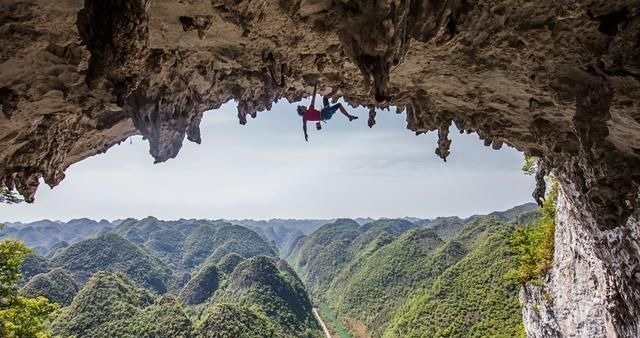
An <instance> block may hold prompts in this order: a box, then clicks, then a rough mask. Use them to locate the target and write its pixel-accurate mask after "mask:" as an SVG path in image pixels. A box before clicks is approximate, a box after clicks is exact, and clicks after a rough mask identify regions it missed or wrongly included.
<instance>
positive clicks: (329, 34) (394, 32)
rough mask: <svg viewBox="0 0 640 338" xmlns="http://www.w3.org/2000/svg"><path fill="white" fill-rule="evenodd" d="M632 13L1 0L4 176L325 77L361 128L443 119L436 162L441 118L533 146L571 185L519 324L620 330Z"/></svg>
mask: <svg viewBox="0 0 640 338" xmlns="http://www.w3.org/2000/svg"><path fill="white" fill-rule="evenodd" d="M639 13H640V0H572V1H569V0H560V1H558V0H540V1H535V2H531V1H525V0H498V1H489V0H424V1H417V0H382V1H365V0H315V1H313V0H209V1H198V0H188V1H175V0H60V1H55V2H53V1H49V0H3V1H2V2H1V3H0V37H1V38H2V41H3V43H2V45H0V107H1V109H2V113H1V114H0V185H3V186H6V187H9V188H15V189H17V190H18V191H19V192H20V193H21V194H22V195H23V196H24V197H25V199H26V200H27V201H29V202H32V201H33V199H34V195H35V192H36V189H37V188H38V185H39V183H40V180H41V179H43V180H44V182H45V183H46V184H48V185H50V186H52V187H53V186H56V185H57V184H59V183H60V182H61V181H62V180H63V179H64V171H65V170H66V169H67V168H68V167H69V166H70V165H72V164H73V163H76V162H78V161H80V160H82V159H84V158H87V157H89V156H93V155H95V154H98V153H101V152H104V151H107V150H108V149H109V148H110V147H112V146H113V145H115V144H118V143H119V142H121V141H123V140H125V139H126V138H127V137H129V136H131V135H136V134H139V135H142V136H143V137H144V138H146V139H147V140H148V141H149V144H150V154H151V155H152V157H153V158H154V160H155V161H156V162H162V161H166V160H168V159H171V158H174V157H176V156H177V155H178V152H179V150H180V148H181V146H182V143H183V141H184V139H185V138H186V139H187V140H189V141H192V142H196V143H198V142H200V140H201V135H200V131H199V127H198V125H199V123H200V120H201V118H202V116H203V113H204V112H205V111H208V110H212V109H216V108H218V107H220V105H222V104H223V103H225V102H227V101H229V100H235V101H236V102H237V107H238V120H239V123H241V124H245V123H248V120H247V117H248V116H250V117H253V118H255V117H256V116H257V115H258V112H263V113H261V114H268V113H267V112H266V111H267V110H269V109H270V108H271V104H272V103H273V102H275V101H277V100H280V99H286V100H288V101H290V102H295V101H299V100H300V99H302V98H303V97H304V96H307V95H309V94H310V93H311V90H312V88H313V84H314V83H318V88H319V93H321V94H322V95H324V96H328V97H330V98H331V99H334V100H335V99H338V98H344V99H345V101H347V102H348V103H350V104H352V105H354V106H365V107H368V108H369V109H370V110H371V111H372V114H371V116H370V117H371V120H372V121H370V122H375V121H374V118H375V112H376V110H378V113H390V112H387V111H381V110H382V109H385V108H388V107H391V106H395V107H397V109H398V111H405V112H406V116H407V128H408V129H409V130H411V131H412V132H415V133H416V134H422V133H426V132H430V131H437V133H438V136H439V141H438V144H437V145H435V148H436V149H435V153H436V155H437V156H440V157H441V158H443V159H445V160H446V157H447V156H448V154H449V153H450V151H452V150H453V151H455V144H454V145H452V144H451V141H450V140H449V138H448V133H449V127H450V125H451V124H455V125H456V126H457V127H458V129H459V130H461V131H462V132H467V133H471V132H475V133H477V134H478V135H479V136H480V138H481V140H482V141H483V142H484V144H485V145H487V146H491V147H493V148H494V149H499V148H500V147H502V146H503V145H507V146H511V147H515V148H516V149H518V150H520V151H523V152H525V153H527V154H529V155H534V156H537V157H540V158H541V159H542V160H541V168H542V169H543V172H542V173H541V176H542V174H544V173H546V172H552V173H554V174H555V175H556V177H558V178H559V179H560V181H561V183H562V186H563V193H564V196H565V197H563V199H566V201H564V202H562V203H560V205H561V207H560V208H559V212H558V215H559V222H560V224H566V227H562V226H561V227H559V228H560V229H559V232H558V234H559V235H558V236H559V237H558V238H557V246H556V248H557V251H556V256H557V257H558V261H557V267H554V270H553V272H552V274H551V276H550V277H549V282H548V285H547V286H546V290H551V291H552V293H557V295H558V297H557V299H559V301H556V303H555V305H554V306H556V308H555V310H554V314H555V315H556V317H549V318H555V319H554V320H551V319H550V320H548V321H540V320H539V321H538V322H535V321H533V317H531V316H530V315H527V313H529V314H531V311H528V312H526V313H525V318H526V319H527V321H528V323H531V324H528V327H529V328H530V329H531V330H532V331H531V332H534V331H535V332H541V331H539V330H538V331H536V330H534V329H533V328H535V327H540V326H539V325H538V324H534V323H539V324H540V325H542V326H545V327H549V328H554V330H556V331H557V332H560V333H561V334H564V333H566V334H567V335H568V334H569V333H570V332H578V333H576V335H577V336H581V335H582V333H580V332H585V331H580V330H583V329H577V328H578V327H579V328H583V327H591V326H594V327H595V326H597V327H598V328H593V329H592V331H588V332H592V333H594V334H602V335H603V336H606V335H607V334H609V333H612V332H617V334H618V336H621V337H626V336H628V335H627V334H631V333H637V326H638V319H637V318H638V304H637V301H634V299H636V300H637V298H638V297H637V296H638V295H637V293H635V291H634V290H637V288H638V278H640V277H639V276H640V275H639V274H638V266H637V260H638V257H639V256H640V255H639V254H638V250H637V238H638V236H637V231H638V214H637V213H638V203H639V201H638V198H637V195H638V184H639V182H640V109H639V108H640V100H639V99H638V98H639V97H640V15H639ZM210 113H214V112H210ZM292 118H297V116H296V115H295V112H293V111H292ZM371 124H372V123H371ZM301 141H302V140H301ZM451 147H454V148H453V149H451ZM540 183H541V184H540V185H539V187H538V189H536V192H535V193H534V195H535V196H534V197H535V198H536V199H538V200H540V199H541V198H542V197H543V196H544V194H543V193H544V189H543V188H544V186H543V184H542V180H540ZM571 253H573V254H574V255H577V256H575V257H574V258H572V259H570V258H569V257H570V254H571ZM613 253H615V256H614V254H613ZM576 257H577V258H576ZM620 257H623V258H624V259H623V260H621V259H620ZM616 258H618V260H616ZM560 271H564V272H563V273H565V274H569V272H571V271H572V273H573V274H575V275H576V276H579V277H580V278H578V277H575V278H569V277H566V276H565V277H564V279H562V278H560V277H559V276H560ZM554 276H555V277H554ZM583 277H584V278H585V279H584V280H582V278H583ZM560 284H562V285H572V289H571V290H570V291H567V290H563V289H553V287H554V286H558V285H560ZM605 285H607V286H605ZM594 290H595V291H594ZM611 290H614V291H615V292H613V291H611ZM528 294H530V295H532V298H531V299H536V297H535V296H534V295H535V290H531V292H529V293H528ZM542 296H543V294H542V293H540V295H539V297H538V298H540V297H542ZM588 296H590V298H589V297H588ZM634 297H635V298H634ZM546 298H549V297H546ZM581 301H584V302H585V303H584V304H583V305H580V306H583V309H585V310H580V311H578V310H575V308H574V310H575V311H574V312H575V314H565V313H570V312H571V311H570V309H571V306H576V304H582V303H580V302H581ZM589 302H590V303H589ZM533 303H539V302H535V301H533V302H532V304H533ZM560 304H564V306H566V308H565V309H564V310H562V308H561V307H559V306H560ZM572 304H573V305H572ZM526 308H527V309H530V308H531V306H528V307H526ZM587 308H589V309H591V310H586V309H587ZM558 314H562V315H558ZM587 323H590V324H588V325H587ZM536 325H538V326H536ZM572 327H573V328H572ZM634 327H635V330H636V331H634V329H633V328H634ZM572 330H573V331H572ZM576 330H577V331H576ZM629 337H631V336H629Z"/></svg>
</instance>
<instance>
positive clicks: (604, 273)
mask: <svg viewBox="0 0 640 338" xmlns="http://www.w3.org/2000/svg"><path fill="white" fill-rule="evenodd" d="M573 189H574V188H573V186H572V185H570V184H567V185H565V186H564V188H563V190H562V192H561V194H560V196H559V198H558V211H557V220H556V235H555V252H554V263H553V267H552V269H551V271H550V272H549V273H548V275H547V276H546V277H545V279H544V281H543V283H542V285H538V286H536V285H528V286H527V287H525V288H524V290H523V291H522V292H521V300H522V303H523V305H524V309H523V315H524V319H525V326H526V329H527V333H528V335H529V337H532V338H538V337H540V338H542V337H638V336H640V323H639V322H638V318H639V316H640V313H639V311H640V261H639V259H638V258H639V257H640V219H639V218H638V215H639V213H638V212H637V210H636V211H635V212H634V214H633V215H632V216H631V217H629V219H628V220H627V222H626V224H624V225H622V226H618V227H615V228H613V229H604V230H602V229H600V228H599V225H598V223H597V221H596V220H595V219H594V217H593V216H591V215H590V213H589V211H588V210H589V207H588V205H587V204H586V203H585V201H584V196H581V195H580V194H579V193H578V192H576V191H575V190H573Z"/></svg>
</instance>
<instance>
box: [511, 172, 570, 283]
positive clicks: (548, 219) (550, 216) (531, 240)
mask: <svg viewBox="0 0 640 338" xmlns="http://www.w3.org/2000/svg"><path fill="white" fill-rule="evenodd" d="M550 180H551V181H552V186H551V191H549V193H548V194H547V197H546V198H545V201H544V203H543V205H542V208H541V212H542V217H541V218H540V219H539V220H537V221H535V222H533V223H531V224H528V225H525V226H523V227H519V228H516V230H515V231H514V233H513V235H512V236H511V240H510V241H509V244H510V246H511V248H512V249H513V252H514V254H515V258H516V261H517V263H518V267H517V268H516V269H515V270H512V271H510V272H509V274H508V276H509V277H510V278H513V279H515V280H517V281H519V282H521V283H527V282H534V283H539V282H540V277H541V276H543V275H544V274H545V273H546V272H547V271H549V269H551V266H552V265H553V251H554V237H555V232H556V202H557V199H558V189H559V185H558V182H557V181H556V180H555V179H554V178H553V177H550Z"/></svg>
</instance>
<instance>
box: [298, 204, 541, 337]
mask: <svg viewBox="0 0 640 338" xmlns="http://www.w3.org/2000/svg"><path fill="white" fill-rule="evenodd" d="M538 216H539V214H538V212H537V211H536V206H535V205H532V204H527V205H524V206H519V207H516V208H513V209H510V210H507V211H504V212H496V213H492V214H490V215H485V216H472V217H469V218H467V219H460V218H457V217H446V218H438V219H434V220H430V221H428V222H425V221H421V222H420V221H418V222H415V223H410V222H407V221H406V220H385V221H374V222H371V223H367V224H364V225H359V224H358V223H357V222H355V221H353V220H349V219H340V220H336V221H335V222H331V223H328V224H325V225H323V226H321V227H320V228H318V229H317V230H316V231H314V232H313V233H311V234H310V235H309V236H306V237H305V238H302V239H301V240H300V241H299V242H298V244H297V246H296V247H295V248H294V249H293V251H292V253H291V254H290V255H289V257H288V260H289V262H290V263H291V265H292V266H293V267H294V268H295V269H296V270H297V271H298V273H299V274H300V276H301V277H302V278H303V280H304V281H305V283H307V287H308V289H309V290H310V294H311V295H312V298H313V299H315V301H317V302H319V303H324V304H326V305H328V306H329V307H330V308H331V309H332V310H333V311H334V312H335V313H336V314H337V316H338V318H339V319H340V320H341V321H342V322H343V323H344V324H345V325H348V326H350V328H352V330H353V331H354V332H360V336H366V335H371V336H373V337H383V336H384V337H389V338H391V337H461V338H462V337H505V338H506V337H518V336H522V335H523V334H524V331H523V327H522V323H521V322H522V320H521V313H520V306H519V303H518V299H517V295H518V290H519V285H518V284H517V283H516V282H514V281H512V280H510V279H507V278H506V274H507V272H508V271H509V270H511V269H513V268H515V266H516V262H515V259H514V257H513V254H512V253H511V252H510V247H509V244H508V243H509V239H510V237H511V235H512V233H513V231H514V228H515V227H516V226H518V225H520V224H524V223H525V222H528V221H531V220H532V219H534V218H536V217H538ZM363 331H367V334H363Z"/></svg>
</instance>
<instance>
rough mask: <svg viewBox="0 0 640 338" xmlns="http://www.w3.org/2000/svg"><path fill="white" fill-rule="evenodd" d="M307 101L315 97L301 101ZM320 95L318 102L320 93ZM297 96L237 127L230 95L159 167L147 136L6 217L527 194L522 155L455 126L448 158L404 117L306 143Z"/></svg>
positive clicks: (310, 212) (420, 204)
mask: <svg viewBox="0 0 640 338" xmlns="http://www.w3.org/2000/svg"><path fill="white" fill-rule="evenodd" d="M303 102H305V103H307V102H308V101H303ZM318 102H321V100H318ZM295 106H296V104H295V103H294V104H289V103H287V102H286V101H281V102H279V103H277V104H274V107H273V109H272V110H271V111H268V112H262V113H259V114H258V117H257V118H256V119H251V118H249V121H248V124H247V125H245V126H241V125H239V124H238V121H237V117H236V115H237V113H236V109H235V103H232V102H231V103H227V104H225V105H224V106H222V107H221V108H220V109H218V110H216V111H210V112H207V113H205V117H204V119H203V121H202V125H201V130H202V144H201V145H197V144H193V143H190V142H188V141H186V140H185V144H184V147H183V149H182V150H181V152H180V154H179V155H178V157H177V158H176V159H174V160H170V161H168V162H166V163H161V164H156V165H154V164H153V159H152V158H151V156H150V155H149V154H148V144H147V143H146V141H143V140H142V139H141V138H140V137H134V138H132V144H130V143H129V142H124V143H123V144H121V145H119V146H115V147H113V148H111V149H110V150H109V151H108V152H107V153H106V154H102V155H98V156H94V157H91V158H89V159H86V160H84V161H82V162H80V163H77V164H75V165H73V166H71V167H70V168H69V169H68V170H67V172H66V174H67V176H66V177H67V178H66V179H65V180H64V181H62V183H61V184H60V185H59V186H58V187H56V188H54V189H53V190H51V189H50V188H49V187H48V186H46V185H44V184H42V185H41V187H40V189H39V191H38V193H37V195H36V202H35V203H34V204H32V205H27V204H21V205H13V206H7V205H0V215H2V216H1V217H0V218H1V219H0V220H5V221H31V220H37V219H43V218H48V219H60V220H68V219H72V218H78V217H89V218H94V219H102V218H105V219H116V218H124V217H137V218H141V217H145V216H148V215H153V216H156V217H158V218H162V219H177V218H181V217H184V218H228V219H239V218H256V219H269V218H334V217H358V216H362V217H376V218H377V217H400V216H414V217H425V218H427V217H429V218H430V217H436V216H443V215H458V216H469V215H472V214H477V213H488V212H491V211H495V210H503V209H507V208H509V207H511V206H514V205H517V204H521V203H525V202H529V201H531V198H530V194H531V191H532V190H533V180H532V178H531V177H528V176H525V175H523V174H522V171H521V170H520V167H521V166H522V155H521V154H520V153H518V152H517V151H515V150H514V149H510V148H507V147H504V148H503V150H500V151H495V150H492V149H491V148H488V147H484V146H483V144H482V141H480V140H478V137H477V135H475V134H472V135H460V134H458V133H457V132H456V131H455V130H452V133H451V136H452V139H453V144H452V149H451V155H450V157H449V159H448V162H447V163H444V162H443V161H442V160H440V159H439V158H438V157H437V156H436V155H435V154H434V149H435V147H436V140H437V138H436V135H435V133H429V134H427V135H420V136H415V134H414V133H412V132H411V131H409V130H407V129H406V122H405V115H404V114H400V115H398V114H395V111H394V110H392V111H386V110H385V111H379V112H378V117H377V124H376V126H375V127H374V128H373V129H369V128H368V127H367V110H364V109H353V108H350V109H349V110H350V111H351V112H353V113H355V114H356V115H358V116H360V119H359V120H356V121H354V122H351V123H350V122H348V120H347V119H346V118H345V117H344V116H342V115H341V114H339V113H337V114H336V115H335V116H334V117H333V119H332V120H330V121H329V123H328V124H325V125H323V130H322V131H319V132H318V131H316V130H315V127H314V126H313V124H309V134H310V139H309V141H310V142H308V143H307V142H305V141H304V137H303V133H302V128H301V127H302V123H301V121H300V118H299V117H298V116H297V114H296V112H295Z"/></svg>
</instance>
